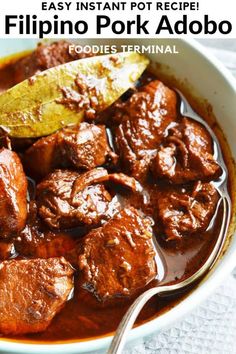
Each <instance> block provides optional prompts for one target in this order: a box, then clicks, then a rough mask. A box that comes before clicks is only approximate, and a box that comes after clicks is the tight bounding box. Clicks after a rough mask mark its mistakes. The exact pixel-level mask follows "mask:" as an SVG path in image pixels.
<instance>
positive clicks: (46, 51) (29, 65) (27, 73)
mask: <svg viewBox="0 0 236 354" xmlns="http://www.w3.org/2000/svg"><path fill="white" fill-rule="evenodd" d="M70 45H71V43H70V42H68V41H58V42H54V43H50V44H39V45H38V47H37V48H36V50H34V51H33V52H32V53H31V54H29V55H27V56H25V57H23V58H21V59H19V60H18V61H17V62H16V63H15V65H14V76H15V81H16V83H18V82H21V81H23V80H25V79H28V78H29V77H31V76H33V75H35V74H37V73H39V72H41V71H44V70H47V69H50V68H52V67H54V66H57V65H60V64H65V63H68V62H70V61H72V60H77V59H83V58H85V57H88V56H92V55H91V54H85V53H83V52H82V53H80V54H77V53H75V52H70V50H69V47H70Z"/></svg>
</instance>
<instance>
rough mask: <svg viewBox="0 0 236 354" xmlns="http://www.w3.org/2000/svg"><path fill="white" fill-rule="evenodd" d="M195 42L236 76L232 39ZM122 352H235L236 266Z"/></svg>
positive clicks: (187, 353)
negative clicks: (172, 319)
mask: <svg viewBox="0 0 236 354" xmlns="http://www.w3.org/2000/svg"><path fill="white" fill-rule="evenodd" d="M199 42H201V44H203V45H206V46H207V47H208V49H210V50H211V51H212V53H213V54H214V55H215V56H216V57H217V58H218V59H219V60H221V61H222V62H223V63H224V65H225V66H226V67H227V68H228V69H229V70H230V71H231V72H232V73H233V75H234V76H235V78H236V39H228V40H220V39H216V40H199ZM232 104H235V102H232ZM235 119H236V117H235ZM124 354H236V269H235V271H234V272H233V274H231V275H230V276H229V277H228V278H227V279H226V280H225V282H224V284H223V285H222V286H221V287H219V288H218V289H217V290H216V292H215V293H214V294H212V295H211V296H210V297H209V298H208V299H207V300H206V301H205V302H204V303H203V304H201V306H199V307H198V308H197V309H195V310H194V311H193V312H192V313H191V314H190V315H188V316H187V317H185V318H183V319H182V320H181V321H180V322H178V323H177V324H175V325H174V326H173V327H172V328H170V329H169V330H166V331H163V332H161V333H157V334H154V335H152V336H150V337H147V338H143V339H141V340H140V341H139V342H138V343H135V344H133V345H132V347H131V348H129V349H126V350H125V351H124Z"/></svg>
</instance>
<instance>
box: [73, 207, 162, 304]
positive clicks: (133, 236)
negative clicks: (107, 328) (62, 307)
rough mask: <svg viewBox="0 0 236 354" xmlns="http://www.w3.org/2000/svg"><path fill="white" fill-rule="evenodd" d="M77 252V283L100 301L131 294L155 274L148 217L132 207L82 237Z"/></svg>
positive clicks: (143, 285)
mask: <svg viewBox="0 0 236 354" xmlns="http://www.w3.org/2000/svg"><path fill="white" fill-rule="evenodd" d="M79 253H80V254H79V257H78V263H79V268H80V270H81V285H82V287H83V288H85V289H87V290H88V291H89V292H92V293H93V294H94V295H95V296H96V297H97V298H98V300H100V301H106V300H111V299H113V298H116V297H127V296H130V295H133V294H134V293H136V292H137V291H138V290H139V289H140V288H143V287H145V285H147V284H148V283H149V282H150V281H151V280H152V279H153V278H155V276H156V271H157V269H156V264H155V259H154V256H155V252H154V248H153V244H152V227H151V220H150V219H149V218H144V217H143V216H142V215H140V213H139V212H138V211H137V210H136V209H134V208H132V207H131V208H127V209H124V210H122V211H121V212H120V213H118V214H117V215H115V216H114V217H113V219H111V220H109V221H108V222H107V223H106V224H105V225H104V226H102V227H100V228H98V229H94V230H92V231H91V232H90V233H89V234H88V235H87V236H85V238H84V239H83V242H82V245H81V249H80V251H79Z"/></svg>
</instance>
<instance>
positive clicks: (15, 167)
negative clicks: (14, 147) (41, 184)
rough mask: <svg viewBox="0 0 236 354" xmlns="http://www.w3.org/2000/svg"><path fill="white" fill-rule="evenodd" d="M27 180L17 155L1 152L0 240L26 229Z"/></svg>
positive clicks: (5, 150)
mask: <svg viewBox="0 0 236 354" xmlns="http://www.w3.org/2000/svg"><path fill="white" fill-rule="evenodd" d="M26 197H27V179H26V176H25V174H24V171H23V167H22V164H21V161H20V159H19V157H18V156H17V154H16V153H15V152H13V151H10V150H8V149H5V148H3V149H1V150H0V238H8V237H10V236H11V235H13V234H14V233H16V232H19V231H20V230H21V229H23V228H24V226H25V223H26V217H27V199H26Z"/></svg>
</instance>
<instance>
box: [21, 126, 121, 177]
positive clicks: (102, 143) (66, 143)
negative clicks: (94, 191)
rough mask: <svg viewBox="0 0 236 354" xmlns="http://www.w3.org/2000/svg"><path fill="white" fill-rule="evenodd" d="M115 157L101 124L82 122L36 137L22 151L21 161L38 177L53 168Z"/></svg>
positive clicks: (99, 162) (79, 166) (96, 163)
mask: <svg viewBox="0 0 236 354" xmlns="http://www.w3.org/2000/svg"><path fill="white" fill-rule="evenodd" d="M116 159H117V157H116V154H115V153H113V152H112V150H111V149H110V146H109V143H108V139H107V135H106V128H105V126H104V125H94V124H89V123H86V122H82V123H81V124H80V125H78V126H73V127H67V128H64V129H62V130H60V131H58V132H56V133H54V134H52V135H50V136H48V137H44V138H41V139H39V140H38V141H37V142H36V143H34V144H33V145H32V146H31V147H30V148H29V149H28V150H27V151H26V153H25V156H24V163H25V166H26V168H27V171H28V172H29V174H30V175H31V176H33V177H36V178H37V179H40V178H43V177H45V176H46V175H47V174H49V173H50V172H52V171H53V170H54V169H55V168H61V167H66V168H76V169H78V170H90V169H93V168H95V167H98V166H101V165H104V164H105V163H107V162H110V161H113V162H114V163H115V160H116Z"/></svg>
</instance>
